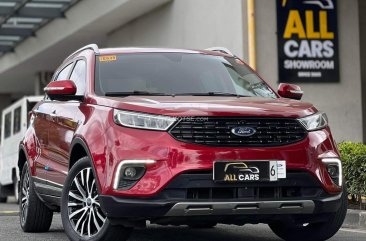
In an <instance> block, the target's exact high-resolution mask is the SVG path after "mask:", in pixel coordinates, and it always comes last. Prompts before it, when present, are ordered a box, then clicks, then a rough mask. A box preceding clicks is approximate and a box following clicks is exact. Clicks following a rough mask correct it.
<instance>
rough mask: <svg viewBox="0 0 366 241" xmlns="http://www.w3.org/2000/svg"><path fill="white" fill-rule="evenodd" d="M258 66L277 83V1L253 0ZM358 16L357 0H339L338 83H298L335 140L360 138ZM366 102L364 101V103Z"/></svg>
mask: <svg viewBox="0 0 366 241" xmlns="http://www.w3.org/2000/svg"><path fill="white" fill-rule="evenodd" d="M255 3H256V32H257V46H258V48H257V61H258V62H257V69H258V71H259V73H260V74H261V75H262V76H263V77H264V78H265V79H266V80H268V81H269V82H270V83H271V84H272V86H273V87H276V86H277V85H278V69H277V68H278V62H277V35H276V31H277V21H276V1H275V0H256V1H255ZM358 23H359V18H358V2H357V0H347V1H344V0H341V1H338V34H339V58H340V79H341V80H340V83H331V84H317V83H311V84H310V83H309V84H300V86H301V87H302V89H303V90H304V91H305V95H304V98H303V100H304V101H308V102H311V103H313V104H314V105H315V106H316V107H317V108H318V109H320V110H323V111H325V112H326V113H327V114H328V117H329V120H330V126H331V128H332V132H333V135H334V137H335V139H336V141H337V142H340V141H343V140H351V141H359V142H362V139H363V130H362V99H361V77H360V71H361V70H360V48H359V44H360V43H359V25H358ZM365 104H366V103H365Z"/></svg>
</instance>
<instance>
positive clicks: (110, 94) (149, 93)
mask: <svg viewBox="0 0 366 241" xmlns="http://www.w3.org/2000/svg"><path fill="white" fill-rule="evenodd" d="M129 95H158V96H160V95H161V96H164V95H168V94H165V93H157V92H149V91H141V90H134V91H126V92H105V96H129Z"/></svg>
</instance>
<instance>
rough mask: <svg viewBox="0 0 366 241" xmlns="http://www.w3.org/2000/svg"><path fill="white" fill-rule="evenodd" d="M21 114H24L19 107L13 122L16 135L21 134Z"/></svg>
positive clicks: (15, 111)
mask: <svg viewBox="0 0 366 241" xmlns="http://www.w3.org/2000/svg"><path fill="white" fill-rule="evenodd" d="M21 113H22V107H21V106H19V107H18V108H16V109H15V110H14V117H13V118H14V120H13V134H16V133H18V132H20V128H21V121H20V119H21Z"/></svg>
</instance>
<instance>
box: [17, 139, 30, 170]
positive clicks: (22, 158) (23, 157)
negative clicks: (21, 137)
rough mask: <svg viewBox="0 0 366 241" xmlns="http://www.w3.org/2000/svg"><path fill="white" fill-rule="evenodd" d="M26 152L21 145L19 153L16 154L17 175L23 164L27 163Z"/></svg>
mask: <svg viewBox="0 0 366 241" xmlns="http://www.w3.org/2000/svg"><path fill="white" fill-rule="evenodd" d="M26 153H27V152H26V151H25V148H24V146H23V145H20V146H19V153H18V170H19V173H20V172H21V171H22V170H23V167H24V165H25V163H26V162H27V160H28V158H27V154H26Z"/></svg>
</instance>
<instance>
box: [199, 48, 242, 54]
mask: <svg viewBox="0 0 366 241" xmlns="http://www.w3.org/2000/svg"><path fill="white" fill-rule="evenodd" d="M205 50H208V51H216V52H221V53H224V54H229V55H231V56H235V54H233V53H232V52H231V51H230V50H229V49H228V48H225V47H212V48H207V49H205Z"/></svg>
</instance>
